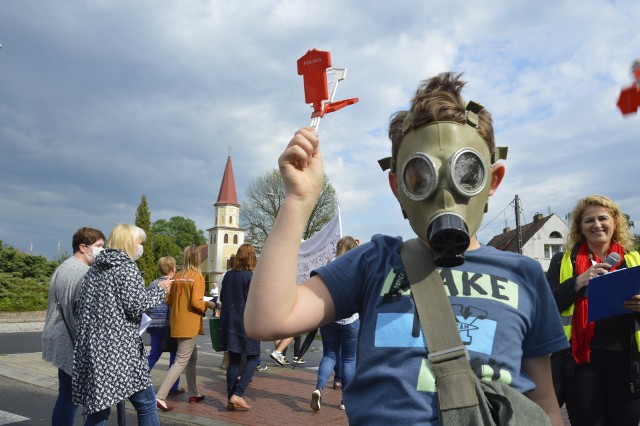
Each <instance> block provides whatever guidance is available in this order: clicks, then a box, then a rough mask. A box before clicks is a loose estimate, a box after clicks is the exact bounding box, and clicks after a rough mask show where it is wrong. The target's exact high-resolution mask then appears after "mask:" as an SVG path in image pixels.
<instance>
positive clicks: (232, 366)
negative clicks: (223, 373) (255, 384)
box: [227, 352, 242, 399]
mask: <svg viewBox="0 0 640 426" xmlns="http://www.w3.org/2000/svg"><path fill="white" fill-rule="evenodd" d="M241 362H242V355H241V354H239V353H237V352H229V366H228V367H227V399H229V398H231V396H232V395H233V392H234V391H235V388H236V382H237V381H238V373H240V363H241Z"/></svg>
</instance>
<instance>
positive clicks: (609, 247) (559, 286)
mask: <svg viewBox="0 0 640 426" xmlns="http://www.w3.org/2000/svg"><path fill="white" fill-rule="evenodd" d="M634 245H635V244H634V243H633V238H632V235H631V232H630V230H629V225H628V221H627V218H626V217H625V216H624V215H623V214H622V211H621V210H620V207H618V205H617V204H616V203H615V202H613V201H612V200H610V199H609V198H607V197H605V196H602V195H590V196H588V197H586V198H583V199H581V200H580V201H578V204H577V205H576V207H575V208H574V209H573V212H572V213H571V229H570V231H569V235H568V237H567V243H566V251H564V252H561V253H558V254H556V255H554V256H553V258H552V259H551V263H550V265H549V272H548V273H547V279H548V280H549V284H550V285H551V290H552V291H553V296H554V298H555V300H556V304H557V306H558V309H559V311H560V314H561V316H562V319H563V325H564V329H565V334H566V335H567V339H568V340H569V342H570V343H571V348H569V349H567V350H566V351H563V352H557V353H555V354H553V355H552V365H553V382H554V387H555V389H556V396H557V397H558V402H559V404H560V405H562V403H563V402H566V406H567V411H568V413H569V420H571V424H572V425H573V426H576V425H634V426H637V425H638V422H639V421H640V386H638V385H639V382H640V374H639V373H640V371H638V365H639V364H638V360H639V359H640V352H639V351H638V348H639V347H640V322H639V321H640V315H638V313H639V312H640V306H639V302H640V295H637V296H633V298H632V300H629V301H626V302H624V306H625V307H626V308H628V309H629V311H628V315H618V316H613V317H608V318H603V319H600V320H597V321H592V322H589V320H588V312H589V299H588V298H587V297H586V296H587V292H586V290H587V288H588V286H589V280H591V279H592V278H595V277H597V276H598V275H602V274H605V273H607V272H612V271H614V270H618V269H622V268H631V267H635V266H638V265H639V264H640V255H639V254H638V252H637V251H635V250H634ZM612 253H616V254H617V255H618V256H617V258H618V259H619V260H617V261H616V260H613V258H614V257H616V255H613V256H611V254H612ZM610 256H611V257H610Z"/></svg>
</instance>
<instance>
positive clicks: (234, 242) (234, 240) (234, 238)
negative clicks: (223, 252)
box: [233, 235, 238, 244]
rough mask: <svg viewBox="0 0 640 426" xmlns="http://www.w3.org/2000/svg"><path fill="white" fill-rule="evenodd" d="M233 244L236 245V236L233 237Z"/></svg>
mask: <svg viewBox="0 0 640 426" xmlns="http://www.w3.org/2000/svg"><path fill="white" fill-rule="evenodd" d="M233 244H238V235H234V236H233Z"/></svg>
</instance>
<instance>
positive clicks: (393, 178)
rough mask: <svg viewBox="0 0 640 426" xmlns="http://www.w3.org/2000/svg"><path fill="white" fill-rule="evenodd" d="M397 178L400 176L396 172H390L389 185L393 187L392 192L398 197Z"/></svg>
mask: <svg viewBox="0 0 640 426" xmlns="http://www.w3.org/2000/svg"><path fill="white" fill-rule="evenodd" d="M397 179H398V176H397V175H396V174H395V172H389V186H390V187H391V192H393V195H395V197H396V198H398V193H397V192H396V183H397V182H396V180H397Z"/></svg>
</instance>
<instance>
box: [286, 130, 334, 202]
mask: <svg viewBox="0 0 640 426" xmlns="http://www.w3.org/2000/svg"><path fill="white" fill-rule="evenodd" d="M278 165H279V167H280V173H281V174H282V178H283V179H284V185H285V188H286V191H287V196H292V197H295V198H297V199H299V200H300V201H303V202H304V201H310V200H313V203H314V205H315V202H316V201H317V199H318V197H319V196H320V192H321V191H322V185H323V183H324V164H323V162H322V155H320V147H319V140H318V135H317V133H316V132H315V131H314V130H312V129H311V128H310V127H305V128H302V129H300V130H298V131H297V132H296V134H295V135H294V136H293V139H291V141H290V142H289V145H287V148H286V149H285V150H284V152H283V153H282V154H281V155H280V158H279V159H278Z"/></svg>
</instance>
